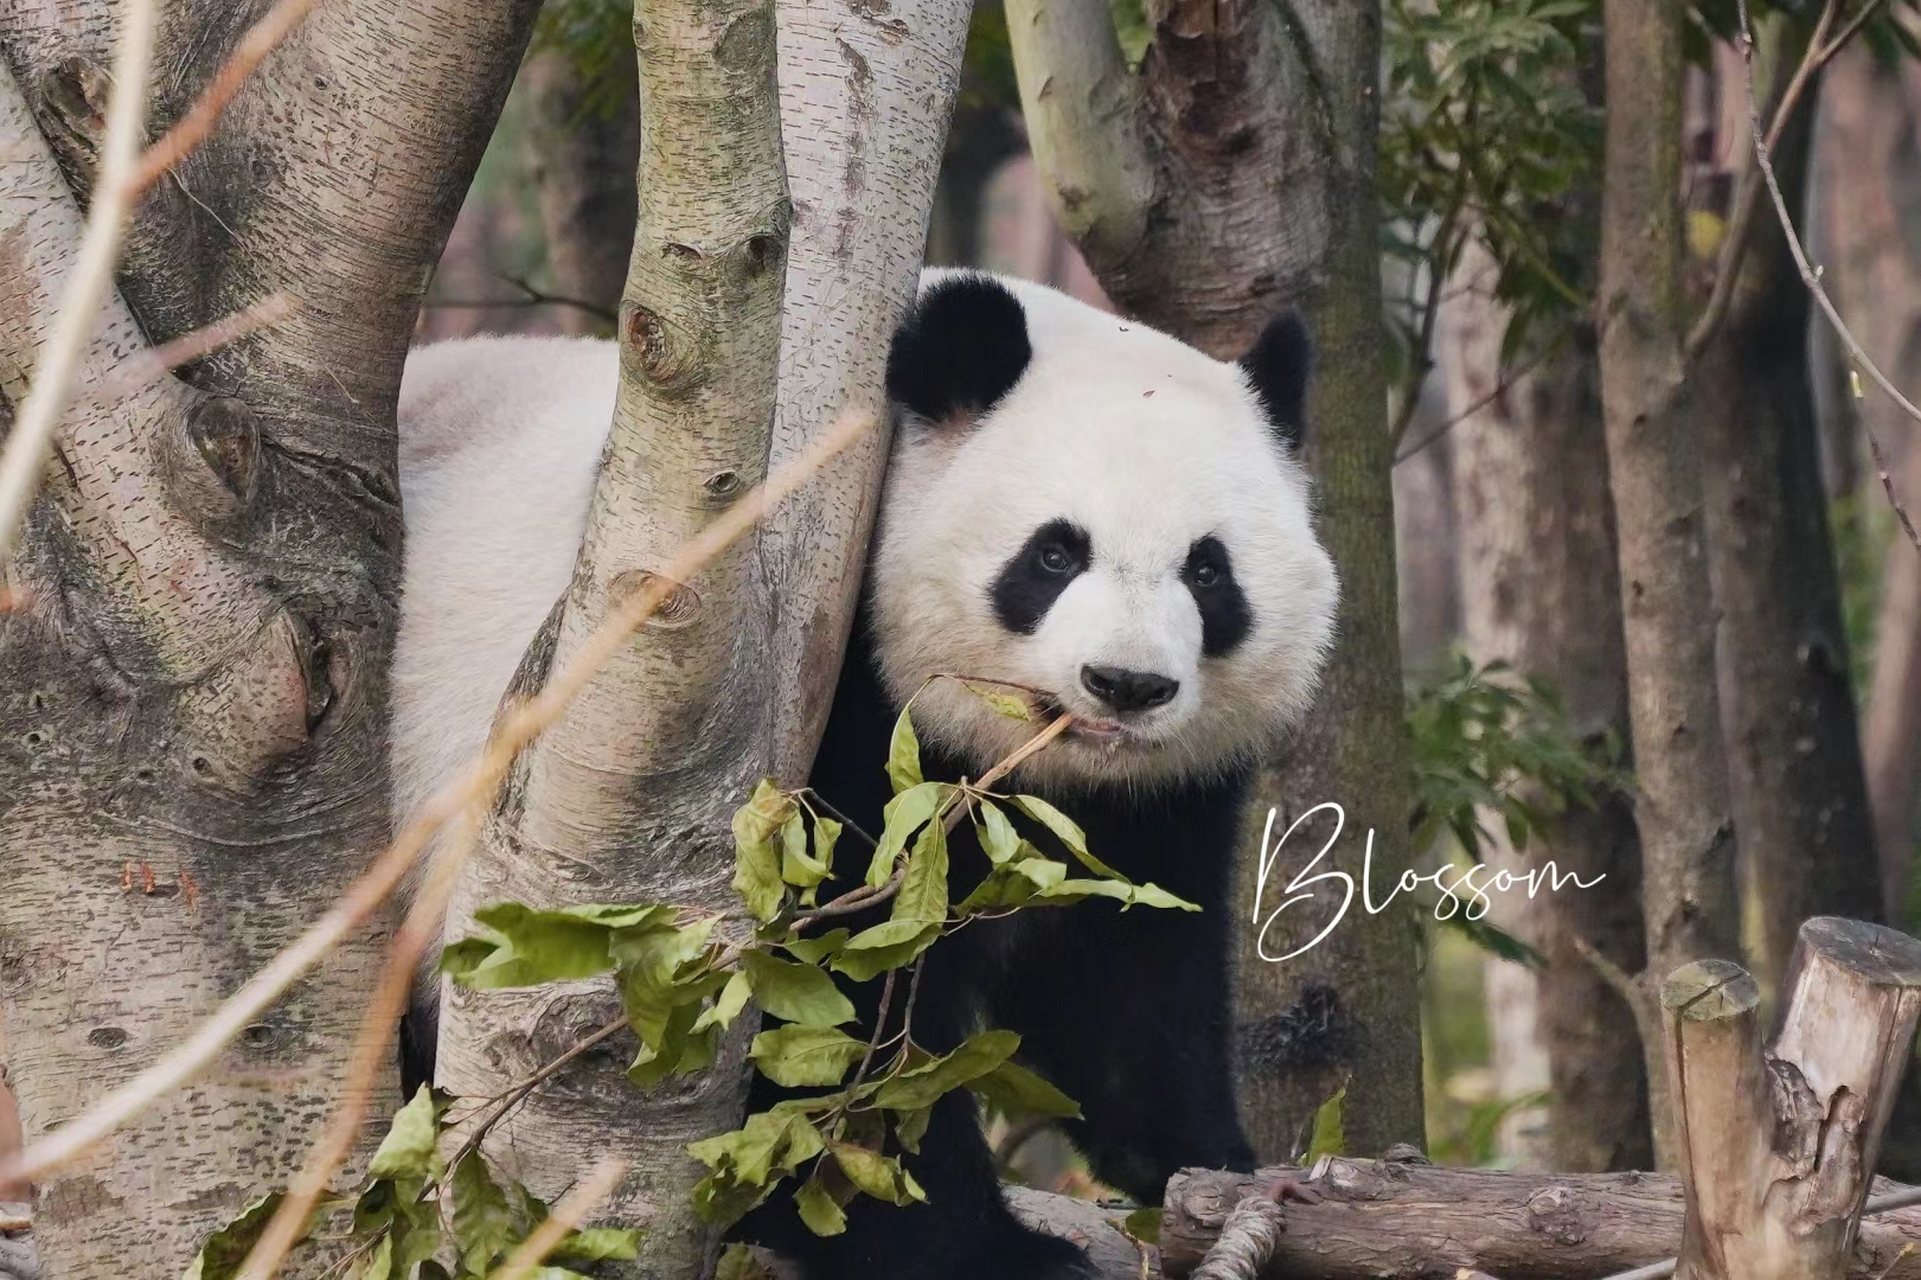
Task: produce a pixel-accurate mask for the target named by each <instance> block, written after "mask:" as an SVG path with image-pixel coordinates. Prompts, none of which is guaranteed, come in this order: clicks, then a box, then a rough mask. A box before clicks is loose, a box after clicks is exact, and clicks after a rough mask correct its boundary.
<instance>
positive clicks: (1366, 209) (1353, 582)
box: [1008, 0, 1425, 1157]
mask: <svg viewBox="0 0 1921 1280" xmlns="http://www.w3.org/2000/svg"><path fill="white" fill-rule="evenodd" d="M1150 17H1151V18H1152V20H1153V22H1154V27H1155V31H1154V41H1153V43H1152V44H1151V45H1150V46H1149V48H1148V51H1147V56H1146V59H1145V61H1144V62H1143V64H1142V68H1141V72H1140V75H1139V77H1138V78H1136V77H1133V76H1130V75H1129V74H1128V73H1127V71H1126V68H1125V66H1124V64H1123V63H1122V61H1121V54H1120V48H1119V44H1118V42H1117V40H1116V37H1115V34H1114V29H1113V25H1112V21H1111V19H1110V18H1109V16H1108V13H1107V9H1106V6H1105V5H1103V4H1100V3H1096V2H1094V0H1017V3H1014V4H1011V5H1010V6H1009V9H1008V29H1009V32H1010V34H1011V36H1012V39H1013V49H1014V62H1015V67H1016V70H1017V71H1018V72H1019V75H1020V84H1021V101H1022V105H1023V107H1024V109H1025V114H1026V118H1027V124H1028V130H1029V136H1030V139H1031V141H1032V144H1033V148H1034V156H1035V160H1036V161H1037V163H1038V164H1039V166H1040V169H1041V172H1042V174H1043V179H1044V182H1045V184H1046V187H1047V189H1048V192H1049V196H1050V199H1051V201H1052V202H1053V204H1054V208H1055V213H1056V216H1057V217H1059V219H1060V221H1061V225H1062V226H1063V227H1064V228H1065V229H1066V230H1067V232H1068V234H1069V236H1071V237H1072V238H1073V239H1074V240H1075V241H1076V242H1077V243H1078V244H1079V245H1080V248H1081V250H1082V252H1083V253H1084V254H1086V256H1087V261H1088V265H1089V266H1090V267H1092V268H1093V270H1094V272H1095V274H1096V275H1097V276H1098V277H1099V278H1100V281H1101V284H1102V285H1103V287H1104V288H1105V289H1106V290H1107V292H1108V294H1109V295H1110V296H1111V297H1112V298H1113V299H1114V301H1115V302H1116V303H1118V304H1119V305H1120V306H1121V308H1122V309H1123V310H1125V311H1129V312H1131V313H1133V314H1136V315H1139V316H1140V317H1141V318H1142V319H1144V320H1146V321H1148V322H1149V323H1151V324H1155V325H1158V326H1159V327H1161V328H1164V329H1167V330H1168V331H1170V332H1172V333H1174V334H1177V335H1179V336H1181V337H1183V338H1185V339H1187V340H1188V341H1190V342H1193V343H1195V344H1197V345H1198V346H1200V347H1201V348H1202V349H1204V350H1206V351H1209V352H1211V353H1212V354H1214V355H1216V356H1219V357H1223V358H1231V357H1233V356H1235V355H1238V354H1239V353H1240V352H1241V351H1242V350H1244V349H1245V348H1246V346H1247V344H1248V342H1249V341H1250V340H1251V339H1252V338H1253V336H1254V333H1255V332H1256V330H1257V328H1258V327H1259V325H1260V324H1261V323H1262V322H1263V321H1265V320H1266V319H1267V317H1268V316H1269V315H1270V314H1271V313H1272V312H1274V311H1275V310H1277V309H1278V308H1279V307H1280V306H1281V305H1283V304H1291V305H1295V306H1298V307H1300V308H1301V309H1302V310H1303V312H1304V313H1305V314H1306V317H1307V320H1308V324H1309V328H1310V329H1311V330H1312V332H1313V334H1314V338H1315V343H1316V346H1317V347H1318V349H1319V356H1318V361H1319V364H1318V372H1317V374H1316V378H1315V382H1314V387H1313V391H1312V398H1311V400H1310V404H1309V409H1308V417H1309V427H1308V432H1307V437H1308V445H1307V459H1308V463H1309V466H1310V468H1311V469H1312V471H1313V473H1314V477H1315V480H1316V485H1317V492H1316V499H1317V508H1316V511H1317V516H1318V524H1319V529H1320V533H1321V537H1322V539H1323V541H1324V542H1325V543H1326V544H1327V547H1328V550H1329V552H1330V553H1331V554H1332V555H1333V557H1334V563H1335V565H1336V567H1337V568H1338V569H1339V571H1340V575H1341V585H1342V607H1341V620H1340V627H1339V635H1338V639H1337V644H1336V650H1335V654H1334V657H1333V660H1332V662H1331V664H1330V666H1329V669H1328V673H1327V676H1326V678H1325V680H1324V682H1323V686H1322V690H1321V694H1320V698H1319V700H1318V701H1317V703H1316V706H1315V709H1314V711H1313V713H1312V714H1311V716H1310V717H1309V720H1308V723H1307V724H1306V725H1304V726H1303V727H1302V729H1301V730H1300V732H1299V733H1298V734H1297V735H1296V737H1295V740H1294V742H1293V744H1292V747H1291V750H1290V751H1289V753H1288V757H1287V759H1286V761H1285V762H1282V763H1279V764H1276V765H1274V766H1273V767H1271V768H1269V769H1267V770H1266V771H1264V772H1263V774H1262V775H1261V777H1260V779H1259V780H1258V785H1257V787H1256V790H1255V797H1256V800H1255V804H1254V805H1253V807H1252V808H1253V811H1252V812H1251V813H1250V815H1249V819H1250V821H1249V830H1248V836H1247V839H1246V843H1245V846H1244V852H1243V858H1244V862H1243V871H1242V873H1241V876H1240V877H1239V879H1240V883H1241V884H1242V886H1243V896H1242V900H1241V902H1240V904H1239V906H1238V910H1240V911H1241V912H1242V913H1243V917H1242V918H1243V921H1244V922H1245V921H1246V920H1247V919H1248V918H1249V917H1251V915H1252V913H1253V907H1254V903H1255V896H1254V894H1255V880H1256V879H1257V871H1256V868H1257V860H1258V858H1259V851H1260V845H1261V843H1262V842H1261V834H1262V831H1263V828H1264V825H1265V822H1266V815H1267V813H1268V811H1269V809H1270V807H1272V808H1274V809H1275V810H1277V811H1278V818H1277V821H1276V824H1275V826H1274V835H1275V837H1276V838H1277V839H1278V838H1279V836H1280V835H1281V833H1282V832H1284V831H1285V830H1286V829H1287V827H1288V824H1289V823H1290V822H1291V821H1292V820H1293V818H1294V817H1295V816H1296V815H1298V814H1301V813H1303V812H1305V811H1306V810H1308V809H1309V808H1311V807H1312V806H1314V805H1317V804H1320V803H1322V802H1325V801H1337V802H1339V803H1340V804H1342V805H1343V806H1345V807H1346V810H1347V817H1346V821H1347V832H1346V835H1345V838H1344V842H1343V843H1342V844H1341V846H1340V849H1341V853H1340V855H1339V857H1338V865H1339V867H1340V868H1342V869H1343V870H1344V871H1345V873H1346V874H1349V875H1351V876H1354V877H1356V878H1358V876H1359V875H1360V873H1361V847H1362V844H1363V842H1364V840H1365V839H1366V838H1367V833H1368V832H1369V831H1370V830H1371V831H1372V833H1373V842H1374V843H1373V854H1374V870H1375V883H1376V884H1377V885H1382V886H1385V885H1387V884H1390V883H1392V882H1393V880H1394V879H1395V878H1396V877H1398V876H1399V875H1400V873H1401V869H1402V868H1403V867H1404V866H1405V864H1406V861H1407V820H1408V800H1407V781H1406V748H1405V741H1404V738H1405V721H1404V717H1403V709H1402V691H1401V663H1400V647H1399V639H1398V634H1397V625H1396V619H1395V596H1396V584H1395V572H1394V513H1393V499H1392V496H1391V491H1390V485H1389V478H1388V470H1389V464H1390V444H1389V441H1388V438H1387V430H1386V409H1387V406H1386V402H1385V399H1384V397H1383V396H1382V394H1381V377H1382V374H1381V367H1382V366H1381V349H1380V347H1381V315H1380V310H1381V276H1380V244H1379V240H1378V235H1377V231H1378V227H1379V222H1380V210H1379V208H1378V204H1377V193H1376V190H1375V183H1374V164H1375V157H1376V152H1377V135H1378V125H1379V115H1378V108H1379V101H1378V93H1377V91H1376V87H1375V86H1376V83H1377V80H1378V60H1379V51H1380V22H1381V15H1380V6H1379V4H1377V3H1374V2H1373V0H1366V2H1363V3H1356V2H1355V0H1294V2H1292V3H1286V4H1281V5H1266V4H1256V3H1240V2H1238V0H1237V2H1236V3H1228V4H1214V3H1201V2H1198V0H1173V2H1171V3H1161V4H1157V5H1155V6H1153V7H1152V11H1151V13H1150ZM1325 831H1326V827H1325V826H1324V825H1323V826H1321V827H1317V828H1314V829H1312V830H1306V831H1304V832H1303V833H1301V834H1297V836H1296V837H1295V840H1294V842H1293V844H1292V847H1291V848H1290V849H1289V850H1288V855H1287V857H1286V858H1284V859H1281V860H1278V861H1277V862H1276V864H1275V866H1274V868H1273V871H1272V874H1271V875H1270V876H1269V884H1268V886H1267V889H1268V892H1269V898H1270V900H1272V899H1273V898H1277V897H1283V896H1285V894H1284V892H1283V890H1284V887H1285V885H1286V883H1287V881H1288V880H1289V879H1291V878H1292V877H1293V876H1294V875H1295V873H1296V872H1297V871H1298V870H1299V869H1300V868H1302V867H1303V866H1304V865H1305V862H1306V859H1307V858H1308V856H1309V853H1310V852H1311V850H1312V848H1313V847H1315V846H1316V845H1317V844H1318V843H1319V841H1320V840H1321V839H1322V838H1323V836H1324V833H1325ZM1317 905H1318V906H1319V907H1321V908H1323V910H1322V913H1321V914H1319V915H1314V914H1312V910H1313V909H1311V908H1310V909H1295V910H1292V911H1290V912H1289V914H1288V916H1287V918H1286V919H1284V920H1281V921H1278V922H1276V927H1275V928H1272V929H1269V930H1268V931H1267V949H1268V953H1269V954H1270V955H1282V954H1285V953H1286V952H1287V951H1289V950H1292V949H1294V948H1295V947H1298V946H1299V945H1300V944H1302V943H1304V942H1306V941H1307V940H1308V939H1310V938H1311V937H1313V936H1314V934H1316V933H1317V932H1319V931H1320V930H1321V929H1322V928H1323V926H1324V925H1325V924H1326V923H1327V921H1328V919H1329V918H1330V917H1331V915H1332V913H1333V911H1334V910H1335V909H1337V908H1338V906H1339V904H1338V902H1329V901H1325V900H1324V901H1322V902H1321V903H1319V904H1317ZM1405 912H1406V904H1405V901H1403V902H1401V903H1399V904H1397V905H1396V906H1393V907H1390V908H1389V909H1387V910H1386V911H1383V912H1381V913H1380V914H1378V915H1376V914H1373V913H1371V912H1369V911H1365V910H1362V909H1361V906H1360V904H1359V903H1358V902H1357V903H1355V904H1353V909H1352V910H1350V911H1349V912H1348V913H1347V915H1346V917H1345V918H1344V919H1342V920H1341V922H1340V923H1339V925H1338V926H1336V927H1335V928H1334V929H1333V931H1332V933H1331V935H1330V936H1329V937H1328V938H1327V939H1326V940H1325V941H1323V942H1322V943H1321V944H1320V945H1319V946H1317V947H1314V948H1313V949H1312V950H1310V951H1308V952H1306V953H1305V954H1304V955H1301V956H1299V957H1297V958H1295V959H1292V960H1289V961H1288V962H1286V963H1282V964H1264V963H1262V962H1261V961H1260V960H1259V959H1258V958H1257V955H1256V950H1255V942H1256V929H1254V928H1247V927H1246V926H1245V924H1244V925H1243V929H1242V933H1241V937H1240V938H1239V939H1238V941H1237V943H1236V948H1235V951H1236V955H1237V957H1238V961H1237V963H1238V965H1239V973H1238V977H1237V986H1238V991H1239V994H1238V996H1237V1000H1238V1004H1239V1007H1238V1010H1237V1015H1236V1016H1237V1021H1238V1024H1239V1025H1238V1040H1239V1049H1238V1057H1239V1061H1238V1064H1237V1071H1238V1078H1239V1081H1240V1086H1241V1094H1240V1102H1241V1111H1242V1120H1243V1122H1244V1123H1245V1124H1246V1126H1247V1129H1248V1135H1249V1137H1250V1138H1251V1139H1252V1140H1253V1142H1254V1145H1255V1149H1256V1150H1258V1151H1262V1152H1265V1153H1267V1154H1268V1155H1269V1156H1270V1157H1279V1156H1282V1155H1284V1154H1286V1153H1288V1152H1290V1151H1291V1150H1292V1149H1293V1147H1294V1144H1295V1142H1296V1141H1297V1139H1298V1138H1299V1136H1300V1134H1301V1132H1302V1128H1303V1125H1304V1124H1305V1122H1306V1121H1307V1120H1308V1118H1309V1117H1311V1115H1312V1114H1313V1111H1314V1109H1315V1107H1316V1106H1318V1105H1319V1104H1320V1103H1321V1102H1322V1101H1323V1100H1325V1099H1326V1098H1327V1097H1328V1096H1329V1095H1330V1094H1332V1093H1333V1092H1334V1091H1335V1090H1336V1089H1337V1088H1339V1087H1340V1086H1341V1084H1342V1083H1343V1082H1344V1081H1345V1082H1346V1083H1347V1086H1348V1100H1347V1108H1346V1116H1347V1136H1348V1139H1349V1141H1350V1143H1351V1145H1352V1146H1353V1148H1354V1149H1356V1150H1363V1151H1371V1150H1382V1149H1384V1148H1386V1147H1387V1146H1388V1145H1390V1144H1391V1143H1394V1142H1397V1141H1406V1142H1420V1141H1422V1140H1423V1138H1424V1136H1425V1135H1424V1123H1423V1118H1422V1094H1421V1068H1420V1028H1419V1016H1418V999H1417V995H1416V974H1415V959H1414V947H1413V944H1414V932H1413V930H1412V928H1411V925H1410V921H1409V920H1408V917H1407V915H1406V914H1405Z"/></svg>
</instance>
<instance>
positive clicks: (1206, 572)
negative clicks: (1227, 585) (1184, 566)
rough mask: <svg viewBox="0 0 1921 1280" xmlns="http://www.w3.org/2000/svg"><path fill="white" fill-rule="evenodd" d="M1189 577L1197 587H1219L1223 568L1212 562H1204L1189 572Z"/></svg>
mask: <svg viewBox="0 0 1921 1280" xmlns="http://www.w3.org/2000/svg"><path fill="white" fill-rule="evenodd" d="M1188 576H1189V577H1190V578H1192V580H1193V582H1194V585H1195V586H1197V587H1214V586H1219V585H1220V582H1221V576H1222V575H1221V567H1220V566H1219V565H1217V564H1215V563H1213V562H1212V561H1211V560H1203V561H1201V562H1200V563H1199V564H1197V565H1195V566H1194V567H1193V569H1191V570H1190V571H1189V574H1188Z"/></svg>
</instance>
